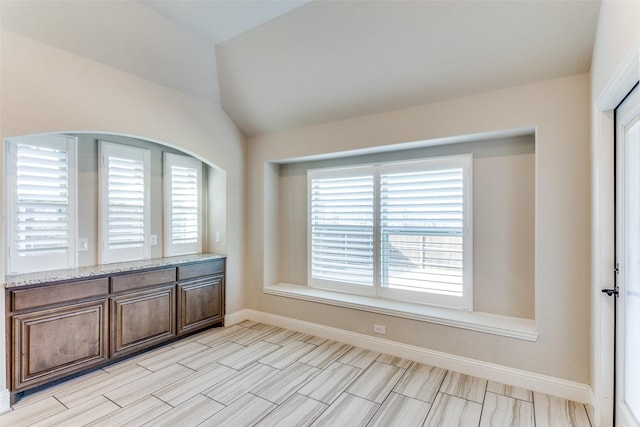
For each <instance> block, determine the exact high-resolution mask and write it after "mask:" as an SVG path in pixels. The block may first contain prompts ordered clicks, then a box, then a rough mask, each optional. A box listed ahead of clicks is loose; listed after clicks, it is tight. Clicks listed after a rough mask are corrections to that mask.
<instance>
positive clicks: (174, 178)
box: [164, 153, 202, 256]
mask: <svg viewBox="0 0 640 427" xmlns="http://www.w3.org/2000/svg"><path fill="white" fill-rule="evenodd" d="M164 188H165V190H164V191H165V255H167V256H172V255H185V254H193V253H200V252H202V163H201V162H200V161H199V160H197V159H195V158H193V157H188V156H181V155H177V154H172V153H164Z"/></svg>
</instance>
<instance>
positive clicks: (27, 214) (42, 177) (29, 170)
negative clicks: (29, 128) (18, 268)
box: [14, 142, 69, 257]
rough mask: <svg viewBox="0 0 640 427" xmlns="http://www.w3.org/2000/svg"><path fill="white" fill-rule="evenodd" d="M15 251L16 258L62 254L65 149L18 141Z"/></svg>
mask: <svg viewBox="0 0 640 427" xmlns="http://www.w3.org/2000/svg"><path fill="white" fill-rule="evenodd" d="M16 151H17V152H16V158H17V168H16V174H17V177H16V181H17V188H16V196H17V206H16V209H17V212H15V218H16V221H15V223H14V227H16V230H15V232H16V236H17V242H16V251H17V255H18V256H20V257H25V256H32V255H45V254H55V253H66V251H67V250H68V247H69V183H68V179H69V174H68V167H69V165H68V159H67V151H66V149H56V148H50V147H43V146H37V145H32V144H29V143H22V142H18V143H17V147H16Z"/></svg>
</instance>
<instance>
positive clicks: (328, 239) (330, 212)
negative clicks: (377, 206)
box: [309, 168, 374, 293]
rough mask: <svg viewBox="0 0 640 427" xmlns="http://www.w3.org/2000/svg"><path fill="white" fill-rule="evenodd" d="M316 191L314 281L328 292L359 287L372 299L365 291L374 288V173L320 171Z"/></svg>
mask: <svg viewBox="0 0 640 427" xmlns="http://www.w3.org/2000/svg"><path fill="white" fill-rule="evenodd" d="M310 186H311V188H310V196H309V197H310V203H311V224H310V227H311V239H310V242H311V247H310V252H311V263H310V264H311V266H310V267H311V277H310V279H311V280H312V282H313V283H314V284H316V285H323V286H324V287H333V288H337V289H338V290H347V289H349V288H357V287H359V288H362V289H361V292H365V293H369V291H367V290H365V288H366V287H368V288H372V286H373V283H374V282H373V278H374V272H373V269H374V258H373V228H374V227H373V225H374V206H373V203H374V201H373V176H372V175H371V168H353V169H349V170H341V171H315V172H312V173H311V179H310ZM336 282H339V283H340V284H339V285H338V286H335V283H336Z"/></svg>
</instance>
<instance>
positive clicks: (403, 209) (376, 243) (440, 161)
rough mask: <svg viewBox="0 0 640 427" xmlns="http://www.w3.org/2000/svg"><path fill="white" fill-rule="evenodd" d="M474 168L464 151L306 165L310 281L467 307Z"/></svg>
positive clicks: (313, 284) (332, 286)
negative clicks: (363, 163) (339, 165)
mask: <svg viewBox="0 0 640 427" xmlns="http://www.w3.org/2000/svg"><path fill="white" fill-rule="evenodd" d="M471 166H472V157H471V155H463V156H450V157H444V158H434V159H428V160H422V161H417V162H404V163H387V164H382V165H378V166H367V167H354V168H344V169H332V170H315V171H309V187H310V188H309V198H310V201H309V209H310V236H309V241H310V249H309V253H310V270H311V271H310V277H309V285H310V286H314V287H322V288H329V289H338V290H340V291H344V292H356V293H364V294H369V295H371V294H373V295H377V296H380V297H384V298H389V299H396V300H404V301H410V302H423V303H429V304H435V305H443V306H447V307H453V308H462V309H470V308H471V301H472V299H471V281H472V277H473V276H472V243H471V218H472V216H471V190H472V189H471ZM352 284H368V285H371V290H364V291H363V287H362V286H360V287H359V288H358V287H354V286H352Z"/></svg>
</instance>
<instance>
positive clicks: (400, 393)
mask: <svg viewBox="0 0 640 427" xmlns="http://www.w3.org/2000/svg"><path fill="white" fill-rule="evenodd" d="M391 393H395V394H399V395H400V396H403V397H408V398H409V399H413V400H417V401H419V402H422V403H426V404H427V405H433V402H435V400H436V398H435V397H434V398H433V401H431V402H430V401H428V400H425V399H421V398H420V397H418V396H411V395H408V394H406V393H403V392H401V391H399V390H396V389H395V387H394V388H393V389H392V390H391V391H390V392H389V394H391ZM438 393H440V391H439V390H436V396H437V395H438Z"/></svg>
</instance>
